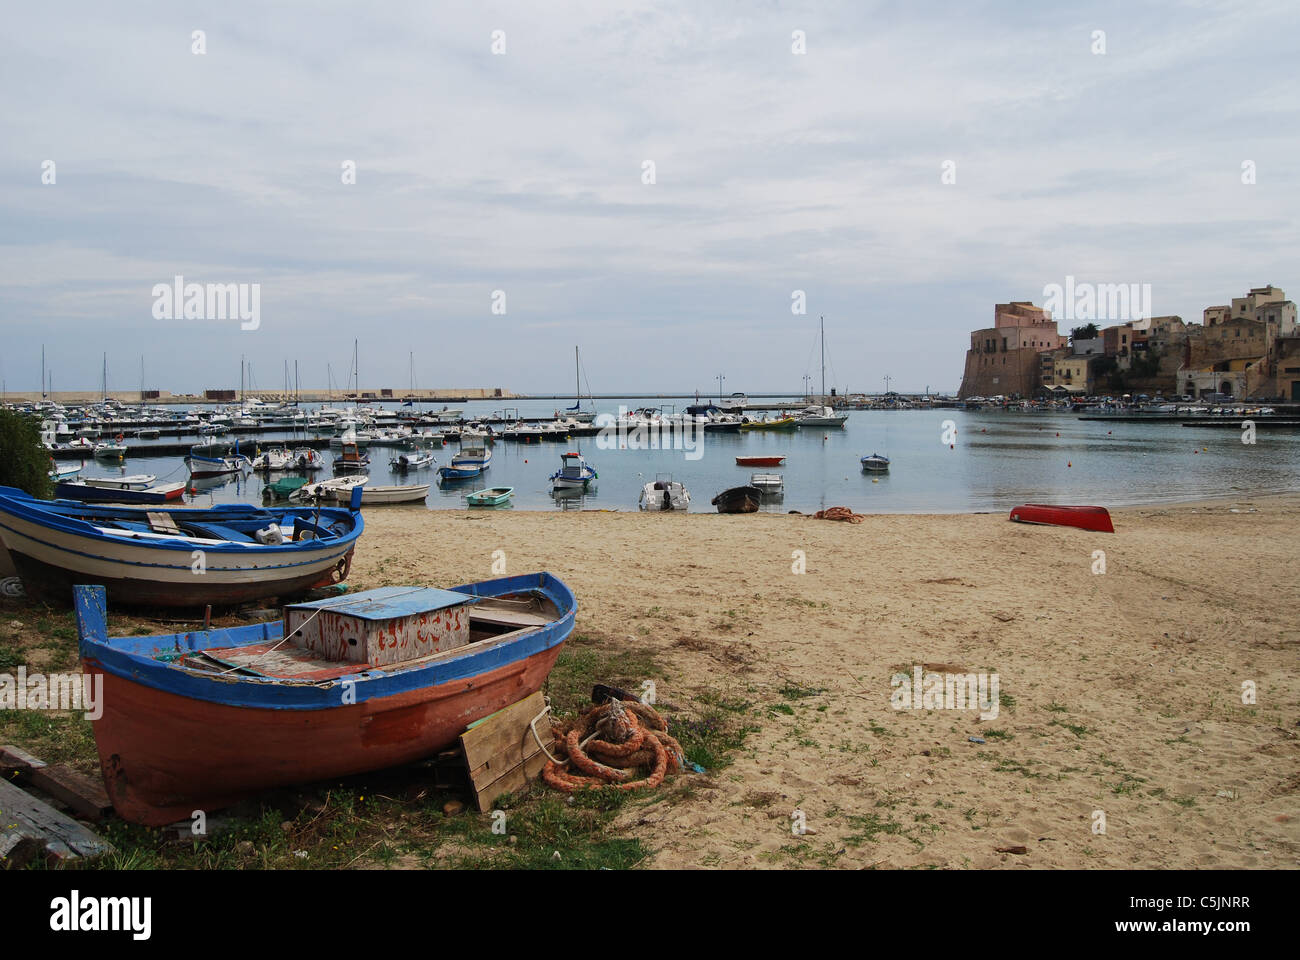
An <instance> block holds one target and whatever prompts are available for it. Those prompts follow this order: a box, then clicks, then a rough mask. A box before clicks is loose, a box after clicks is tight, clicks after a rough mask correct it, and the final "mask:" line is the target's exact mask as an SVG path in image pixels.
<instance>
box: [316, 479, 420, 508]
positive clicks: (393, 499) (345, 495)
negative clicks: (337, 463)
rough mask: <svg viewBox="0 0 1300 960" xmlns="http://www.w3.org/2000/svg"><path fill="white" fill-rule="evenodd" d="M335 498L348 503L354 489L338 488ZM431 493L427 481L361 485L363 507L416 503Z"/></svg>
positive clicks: (334, 493) (335, 491) (334, 492)
mask: <svg viewBox="0 0 1300 960" xmlns="http://www.w3.org/2000/svg"><path fill="white" fill-rule="evenodd" d="M332 493H333V496H334V499H335V500H336V501H338V502H339V503H347V502H349V501H350V500H351V499H352V491H351V490H346V489H336V490H334V491H332ZM428 495H429V485H428V484H427V483H413V484H409V485H407V486H392V487H369V486H365V485H362V487H361V505H362V506H363V507H374V506H378V505H380V504H385V503H416V502H418V501H421V500H423V499H424V498H425V497H427V496H428Z"/></svg>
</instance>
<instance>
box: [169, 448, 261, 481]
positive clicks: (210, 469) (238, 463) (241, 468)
mask: <svg viewBox="0 0 1300 960" xmlns="http://www.w3.org/2000/svg"><path fill="white" fill-rule="evenodd" d="M185 466H186V467H188V468H189V471H190V476H191V477H193V478H194V479H195V480H207V479H210V478H212V477H228V476H233V475H234V474H242V473H245V472H246V471H248V470H249V469H251V467H252V463H251V462H250V461H249V459H248V457H245V456H243V455H242V454H234V455H233V456H229V457H209V456H203V455H201V454H198V453H195V452H194V449H193V448H191V449H190V455H189V456H188V457H186V458H185Z"/></svg>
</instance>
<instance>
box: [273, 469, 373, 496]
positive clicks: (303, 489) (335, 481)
mask: <svg viewBox="0 0 1300 960" xmlns="http://www.w3.org/2000/svg"><path fill="white" fill-rule="evenodd" d="M369 482H370V477H368V476H366V475H365V474H360V475H357V474H352V475H349V476H346V477H331V478H330V479H329V480H322V481H320V482H319V483H305V484H303V485H302V486H300V487H298V489H297V490H294V491H293V492H292V493H290V494H289V499H290V500H316V499H320V500H333V499H335V498H336V497H338V495H339V494H342V497H341V498H340V499H344V500H350V499H351V497H352V490H353V488H354V487H364V486H365V485H366V484H367V483H369Z"/></svg>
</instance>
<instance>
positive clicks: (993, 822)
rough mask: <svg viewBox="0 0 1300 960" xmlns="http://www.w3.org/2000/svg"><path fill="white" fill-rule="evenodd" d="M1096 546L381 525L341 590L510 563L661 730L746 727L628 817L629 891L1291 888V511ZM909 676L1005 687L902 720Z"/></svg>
mask: <svg viewBox="0 0 1300 960" xmlns="http://www.w3.org/2000/svg"><path fill="white" fill-rule="evenodd" d="M1114 517H1115V526H1116V531H1117V532H1116V533H1114V534H1093V533H1087V532H1084V531H1079V530H1072V529H1064V528H1054V527H1039V526H1027V525H1021V524H1014V523H1010V522H1008V521H1007V519H1006V517H1005V515H1002V514H998V515H955V516H954V515H947V516H869V517H867V519H866V521H865V522H863V523H861V524H847V523H831V522H826V521H818V520H813V519H810V518H808V517H803V516H790V515H770V514H759V515H749V516H718V515H716V514H703V513H701V514H692V515H659V514H654V515H641V514H637V513H610V512H582V513H573V512H570V513H540V512H538V513H534V512H525V511H508V512H507V511H494V512H484V513H471V512H469V511H465V512H451V511H423V510H417V509H413V508H404V507H399V508H390V509H389V510H368V511H367V512H366V520H367V532H366V534H365V536H364V538H363V540H362V544H361V547H360V548H359V549H358V551H357V559H356V562H355V563H354V566H353V586H354V588H357V589H361V588H366V587H373V586H379V585H382V584H388V583H411V582H417V583H425V584H430V585H444V586H447V585H452V584H455V583H462V582H466V581H472V580H479V579H485V578H487V577H490V576H491V575H492V574H493V571H492V564H493V559H494V557H493V553H494V551H498V550H500V551H504V556H505V560H506V563H507V568H508V572H510V573H523V572H527V571H533V570H539V569H545V570H550V571H551V572H553V573H555V574H557V575H558V576H560V577H561V578H563V579H564V580H565V581H566V582H568V583H569V584H570V585H571V586H572V588H573V589H574V591H575V593H576V594H577V596H578V599H579V603H580V610H579V614H578V625H577V629H576V633H579V634H583V635H585V636H587V637H590V638H592V639H593V640H594V641H595V642H597V643H599V644H601V645H603V646H605V647H606V648H607V649H610V650H615V651H621V650H628V651H631V650H640V649H644V648H647V647H649V648H652V649H653V650H654V652H655V653H656V655H657V656H658V658H659V660H660V662H661V663H662V664H663V666H664V668H665V674H666V676H665V677H664V678H663V679H661V680H659V681H658V682H657V691H656V692H657V695H658V698H659V700H660V701H661V702H667V703H668V704H671V705H675V706H678V707H679V708H681V709H682V710H684V711H687V712H688V713H689V711H690V710H691V709H692V705H693V704H698V703H700V702H702V700H703V698H707V697H710V696H716V695H724V696H726V697H727V698H729V699H730V700H731V701H733V702H739V703H746V702H747V703H748V704H749V705H748V706H747V707H745V708H744V709H743V712H739V713H737V714H736V717H737V718H738V719H739V720H740V721H741V722H747V723H752V724H754V725H756V726H757V727H758V729H757V731H756V732H753V733H751V734H750V736H749V738H748V739H747V741H746V742H745V745H744V746H743V747H742V748H741V749H740V750H739V751H738V752H736V753H735V754H734V762H733V763H732V764H731V765H729V766H727V767H725V768H723V769H721V770H720V771H718V772H716V773H715V774H712V775H709V774H691V775H690V776H689V778H688V779H689V780H690V781H691V788H690V789H688V790H686V791H682V790H680V789H679V790H676V791H673V792H672V795H671V796H665V797H664V798H663V799H661V800H657V801H655V802H652V803H649V804H639V805H634V806H632V807H630V808H627V809H626V810H625V812H624V813H622V814H621V815H620V820H619V821H618V822H617V828H618V829H619V830H620V831H621V832H622V833H623V834H624V835H628V836H637V837H639V838H641V840H642V841H643V842H644V843H645V845H646V846H647V847H648V848H649V849H651V850H652V851H653V853H652V854H651V856H650V857H649V858H648V859H647V860H646V861H644V863H643V866H646V867H650V868H654V867H742V868H743V867H782V866H785V867H788V866H810V867H811V866H830V867H842V868H855V867H863V866H873V865H874V866H878V867H881V868H885V867H895V868H898V867H928V866H937V867H976V868H986V867H1007V868H1010V867H1109V868H1118V867H1148V868H1154V867H1295V866H1296V865H1297V863H1298V862H1300V810H1297V788H1298V787H1300V762H1298V761H1300V742H1298V741H1297V734H1300V727H1298V726H1297V718H1298V717H1300V696H1298V691H1300V682H1298V681H1297V679H1296V677H1295V668H1296V665H1297V664H1296V652H1297V649H1298V643H1297V641H1300V623H1298V620H1300V618H1298V617H1297V612H1300V603H1298V602H1297V593H1298V592H1300V591H1298V589H1297V569H1298V568H1297V556H1298V555H1300V547H1298V546H1297V544H1300V495H1293V496H1287V497H1270V498H1257V499H1255V500H1251V501H1245V500H1241V501H1235V502H1234V501H1227V500H1225V501H1217V502H1209V503H1204V504H1194V505H1179V506H1161V507H1159V508H1150V507H1148V508H1134V509H1128V510H1123V511H1117V512H1115V513H1114ZM796 550H800V551H804V554H805V556H806V572H805V573H802V574H797V573H795V572H793V569H792V566H793V565H794V563H795V558H794V556H793V552H794V551H796ZM1096 550H1103V551H1105V573H1094V572H1093V570H1094V567H1095V566H1096V559H1095V558H1094V555H1093V552H1094V551H1096ZM499 556H500V555H498V557H499ZM924 664H929V665H931V669H932V670H935V671H937V672H941V673H965V672H984V673H989V674H991V673H994V672H996V674H997V675H998V680H999V689H1000V693H1001V695H1002V696H1001V703H1000V705H999V708H998V715H997V716H996V718H990V719H987V720H981V719H980V718H979V716H978V714H977V712H976V711H975V710H969V709H966V710H956V709H932V710H921V709H904V710H895V709H893V708H892V707H891V693H892V692H893V691H892V689H891V686H890V677H891V675H893V674H895V673H896V672H898V671H899V670H902V671H906V672H909V673H910V672H911V671H912V669H913V667H914V665H924ZM1244 681H1252V682H1253V683H1254V685H1255V691H1256V693H1255V696H1256V699H1257V703H1256V704H1255V705H1245V704H1243V702H1242V684H1243V682H1244ZM800 694H807V695H800ZM970 737H982V738H983V739H984V740H985V741H986V742H985V743H983V744H978V743H974V742H971V740H970V739H969V738H970ZM796 810H799V811H802V814H803V816H804V817H805V818H806V825H807V832H806V833H804V834H803V835H802V836H798V835H795V834H794V833H793V832H792V829H791V827H792V822H793V821H792V815H794V812H795V811H796ZM1098 812H1100V814H1099V813H1098ZM1101 816H1104V832H1099V830H1098V827H1099V826H1101V819H1100V817H1101ZM999 848H1006V850H1004V851H1003V852H999ZM1021 848H1023V850H1024V852H1023V853H1022V852H1019V851H1020V850H1021ZM1007 850H1010V851H1014V852H1007Z"/></svg>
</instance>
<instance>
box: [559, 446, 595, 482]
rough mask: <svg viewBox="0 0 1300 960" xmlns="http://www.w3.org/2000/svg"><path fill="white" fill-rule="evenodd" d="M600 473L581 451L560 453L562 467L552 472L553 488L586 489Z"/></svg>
mask: <svg viewBox="0 0 1300 960" xmlns="http://www.w3.org/2000/svg"><path fill="white" fill-rule="evenodd" d="M597 479H599V475H598V474H597V473H596V471H595V469H593V468H592V466H591V464H589V463H587V461H586V460H585V459H584V458H583V456H582V454H580V453H564V454H561V455H560V469H559V470H557V471H556V472H555V473H553V474H551V489H552V490H585V489H586V488H587V487H589V486H590V485H591V482H592V481H593V480H597Z"/></svg>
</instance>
